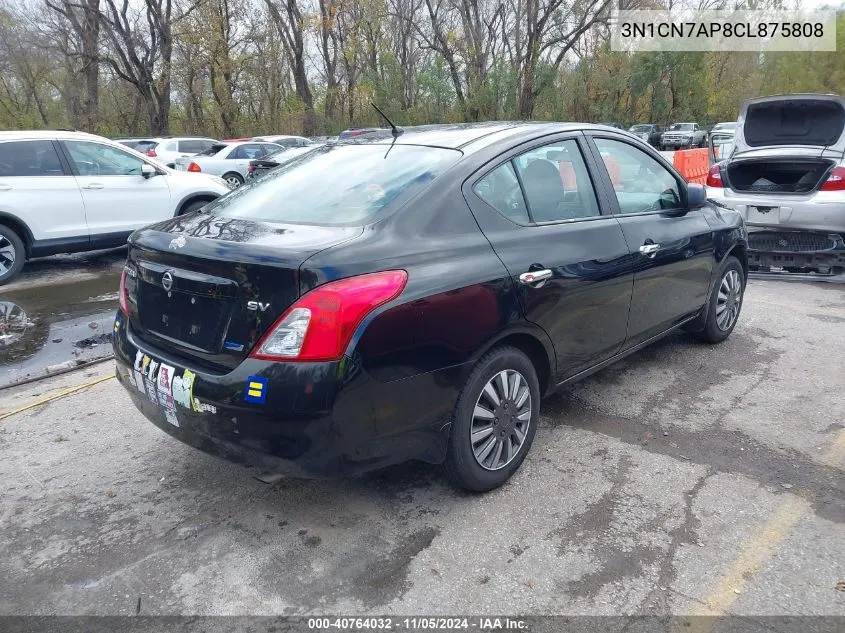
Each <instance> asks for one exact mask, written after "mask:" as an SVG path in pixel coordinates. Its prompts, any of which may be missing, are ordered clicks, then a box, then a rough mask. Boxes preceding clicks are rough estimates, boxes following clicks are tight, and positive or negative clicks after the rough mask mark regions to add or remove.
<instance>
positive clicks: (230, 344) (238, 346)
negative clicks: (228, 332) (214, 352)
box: [223, 341, 244, 352]
mask: <svg viewBox="0 0 845 633" xmlns="http://www.w3.org/2000/svg"><path fill="white" fill-rule="evenodd" d="M223 347H224V348H225V349H230V350H232V351H233V352H240V351H241V350H242V349H243V348H244V346H243V344H242V343H235V342H234V341H225V342H224V343H223Z"/></svg>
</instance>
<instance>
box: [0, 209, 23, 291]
mask: <svg viewBox="0 0 845 633" xmlns="http://www.w3.org/2000/svg"><path fill="white" fill-rule="evenodd" d="M25 259H26V250H25V248H24V245H23V240H22V239H21V238H20V236H19V235H18V234H17V233H16V232H15V231H14V230H13V229H10V228H9V227H8V226H5V225H3V224H0V286H2V285H3V284H6V283H9V282H10V281H12V279H14V278H15V277H17V276H18V275H19V274H20V272H21V269H22V268H23V264H24V260H25Z"/></svg>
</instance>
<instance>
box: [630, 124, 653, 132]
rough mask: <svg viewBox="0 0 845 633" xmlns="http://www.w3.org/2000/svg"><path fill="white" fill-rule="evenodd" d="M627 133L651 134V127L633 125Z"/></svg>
mask: <svg viewBox="0 0 845 633" xmlns="http://www.w3.org/2000/svg"><path fill="white" fill-rule="evenodd" d="M628 131H629V132H651V126H650V125H634V126H632V127H631V129H629V130H628Z"/></svg>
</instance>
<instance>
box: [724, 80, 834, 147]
mask: <svg viewBox="0 0 845 633" xmlns="http://www.w3.org/2000/svg"><path fill="white" fill-rule="evenodd" d="M773 147H778V148H790V149H792V148H808V149H812V150H815V151H816V155H817V156H830V157H837V156H838V157H841V156H842V155H843V154H845V99H843V98H842V97H839V96H836V95H785V96H778V97H762V98H760V99H751V100H749V101H746V102H745V103H744V104H743V106H742V109H741V111H740V115H739V119H738V124H737V129H736V147H735V150H734V155H735V156H736V155H739V154H744V153H750V152H755V151H758V150H760V149H762V148H773Z"/></svg>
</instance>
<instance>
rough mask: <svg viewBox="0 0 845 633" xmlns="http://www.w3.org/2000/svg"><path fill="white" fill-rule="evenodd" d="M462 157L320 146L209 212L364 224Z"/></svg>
mask: <svg viewBox="0 0 845 633" xmlns="http://www.w3.org/2000/svg"><path fill="white" fill-rule="evenodd" d="M388 150H389V151H388ZM460 156H461V153H460V152H459V151H457V150H452V149H443V148H438V147H422V146H416V145H395V146H393V147H391V146H390V145H388V144H378V145H326V146H318V147H315V148H313V149H309V151H306V152H304V153H302V154H301V155H300V156H298V157H297V158H295V159H294V160H291V161H285V163H284V164H283V165H282V166H280V167H279V168H277V169H274V170H273V171H271V172H269V173H268V174H267V175H266V176H264V177H262V178H259V179H257V180H256V181H255V182H254V183H251V184H248V185H245V186H241V187H239V188H238V189H236V190H235V191H233V192H232V193H230V194H228V195H226V196H224V197H222V198H218V200H217V201H215V202H213V203H211V204H209V205H208V206H206V207H205V210H206V211H207V212H209V213H214V214H217V215H223V216H227V217H236V218H246V219H250V220H263V221H267V222H299V223H308V224H311V223H313V224H330V225H335V224H356V223H362V222H363V221H364V220H365V219H366V218H368V217H369V216H372V215H374V214H375V213H377V212H378V211H380V210H382V209H384V208H386V207H387V206H388V205H389V204H390V203H391V202H393V201H395V200H396V199H397V198H399V197H400V196H403V197H405V198H407V196H410V195H413V194H414V193H418V192H420V191H422V190H423V189H424V188H425V187H426V186H428V184H429V183H430V182H431V181H432V180H434V179H435V178H436V177H437V176H438V175H440V174H441V173H443V172H444V171H445V170H446V169H447V168H448V167H449V166H450V165H452V164H454V163H455V162H456V161H457V160H458V159H459V158H460Z"/></svg>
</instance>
